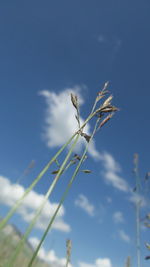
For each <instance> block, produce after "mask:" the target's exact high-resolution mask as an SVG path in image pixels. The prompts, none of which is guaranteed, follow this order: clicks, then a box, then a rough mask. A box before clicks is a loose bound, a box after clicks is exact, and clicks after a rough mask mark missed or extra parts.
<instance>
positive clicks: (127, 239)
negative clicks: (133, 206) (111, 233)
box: [119, 230, 130, 243]
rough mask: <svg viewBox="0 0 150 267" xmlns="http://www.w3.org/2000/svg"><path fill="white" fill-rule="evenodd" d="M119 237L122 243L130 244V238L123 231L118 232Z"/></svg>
mask: <svg viewBox="0 0 150 267" xmlns="http://www.w3.org/2000/svg"><path fill="white" fill-rule="evenodd" d="M119 236H120V238H121V239H122V240H123V241H125V242H127V243H129V242H130V237H129V236H128V235H127V234H126V233H125V232H124V231H123V230H119Z"/></svg>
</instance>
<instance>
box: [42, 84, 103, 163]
mask: <svg viewBox="0 0 150 267" xmlns="http://www.w3.org/2000/svg"><path fill="white" fill-rule="evenodd" d="M81 89H83V88H81V87H80V86H75V87H73V88H67V89H65V90H63V91H61V92H59V93H55V92H53V91H48V90H43V91H41V92H40V93H39V94H40V95H41V96H44V97H45V100H46V103H47V109H46V114H45V129H44V140H45V142H46V145H47V146H48V147H59V146H62V145H63V144H64V143H65V142H67V141H68V139H69V138H70V137H71V136H72V134H73V133H74V132H75V131H76V130H77V129H78V124H77V121H76V119H75V114H76V111H75V108H74V107H73V105H72V103H71V101H70V94H71V93H74V94H76V95H77V96H78V99H79V103H80V106H81V105H82V104H83V103H84V99H83V97H82V95H81ZM83 121H84V120H83V118H82V117H81V124H82V123H83ZM85 132H86V133H87V134H88V135H89V134H90V125H89V124H87V126H86V127H85ZM83 145H85V140H84V139H83V138H80V140H79V142H78V146H77V150H78V151H80V150H81V148H82V147H83ZM89 153H90V155H91V156H92V157H93V158H94V159H99V157H100V155H99V152H98V151H97V149H96V147H95V143H94V141H93V142H91V144H90V147H89Z"/></svg>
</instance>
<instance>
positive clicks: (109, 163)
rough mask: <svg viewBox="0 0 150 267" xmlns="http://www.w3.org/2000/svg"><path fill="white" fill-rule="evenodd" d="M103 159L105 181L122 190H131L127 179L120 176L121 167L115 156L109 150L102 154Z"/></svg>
mask: <svg viewBox="0 0 150 267" xmlns="http://www.w3.org/2000/svg"><path fill="white" fill-rule="evenodd" d="M101 161H102V163H103V166H104V170H103V172H102V174H103V177H104V180H105V182H106V183H107V184H109V185H112V186H113V187H115V188H116V189H118V190H120V191H124V192H129V185H128V183H127V181H126V180H124V178H122V177H121V176H120V172H121V167H120V166H119V164H118V162H116V160H115V159H114V158H113V156H112V155H111V154H110V153H108V152H104V153H102V154H101Z"/></svg>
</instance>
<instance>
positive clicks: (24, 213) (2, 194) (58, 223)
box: [0, 176, 70, 232]
mask: <svg viewBox="0 0 150 267" xmlns="http://www.w3.org/2000/svg"><path fill="white" fill-rule="evenodd" d="M24 192H25V188H24V187H23V186H21V185H18V184H13V183H11V182H10V180H9V179H8V178H6V177H4V176H0V203H2V204H4V205H6V206H9V207H12V206H14V204H15V203H16V201H17V200H18V199H20V198H21V197H22V195H23V194H24ZM43 200H44V195H42V194H39V193H37V192H35V191H33V190H32V191H31V192H30V193H29V194H28V195H27V196H26V198H25V200H24V201H23V203H22V205H21V207H20V208H19V209H18V210H17V213H18V214H20V215H21V217H22V219H23V220H24V221H26V222H30V221H31V220H32V219H33V217H34V215H35V212H36V210H37V209H38V208H39V207H40V205H41V204H42V202H43ZM57 205H58V203H54V202H53V203H52V202H50V201H49V200H48V201H47V202H46V204H45V206H44V208H43V210H42V212H41V215H40V217H39V219H38V221H37V223H36V225H35V227H36V228H38V229H45V227H46V226H47V225H48V222H49V220H50V218H51V217H52V215H53V214H54V212H55V209H56V207H57ZM64 215H65V209H64V207H63V206H62V208H61V209H60V211H59V213H58V216H57V218H56V220H55V222H54V224H53V229H56V230H60V231H64V232H69V231H70V226H69V225H68V224H67V223H65V221H64V219H63V217H64Z"/></svg>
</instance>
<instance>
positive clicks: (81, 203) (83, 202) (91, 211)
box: [75, 194, 95, 216]
mask: <svg viewBox="0 0 150 267" xmlns="http://www.w3.org/2000/svg"><path fill="white" fill-rule="evenodd" d="M75 205H76V206H78V207H80V208H81V209H83V210H84V211H85V212H86V213H87V214H88V215H89V216H94V215H95V207H94V205H92V204H91V203H90V202H89V200H88V198H87V197H86V196H84V195H82V194H80V195H79V196H78V198H77V199H76V200H75Z"/></svg>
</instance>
